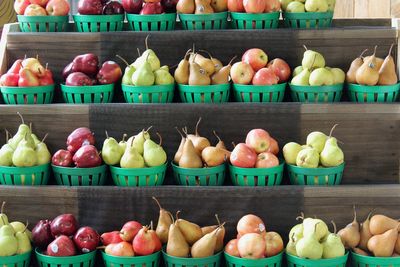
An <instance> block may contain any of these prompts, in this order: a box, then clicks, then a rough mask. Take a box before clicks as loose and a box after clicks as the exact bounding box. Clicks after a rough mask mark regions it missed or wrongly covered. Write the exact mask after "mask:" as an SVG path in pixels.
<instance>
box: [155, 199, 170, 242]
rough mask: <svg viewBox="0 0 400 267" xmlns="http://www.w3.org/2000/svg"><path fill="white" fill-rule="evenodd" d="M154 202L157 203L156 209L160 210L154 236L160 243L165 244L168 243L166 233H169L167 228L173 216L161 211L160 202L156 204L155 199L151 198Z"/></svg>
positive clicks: (163, 210)
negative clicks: (155, 235)
mask: <svg viewBox="0 0 400 267" xmlns="http://www.w3.org/2000/svg"><path fill="white" fill-rule="evenodd" d="M153 199H154V201H155V202H156V203H157V205H158V207H159V208H160V215H159V217H158V223H157V228H156V234H157V236H158V238H159V239H160V241H161V242H162V243H163V244H165V243H167V241H168V233H169V228H170V226H171V224H172V219H173V216H172V214H171V213H170V212H169V211H167V210H165V209H163V208H162V207H161V205H160V202H158V200H157V198H155V197H153Z"/></svg>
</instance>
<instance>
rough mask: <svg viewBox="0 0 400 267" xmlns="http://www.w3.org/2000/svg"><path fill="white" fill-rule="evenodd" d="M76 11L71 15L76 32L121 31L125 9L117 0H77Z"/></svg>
mask: <svg viewBox="0 0 400 267" xmlns="http://www.w3.org/2000/svg"><path fill="white" fill-rule="evenodd" d="M78 12H79V14H76V15H73V19H74V22H75V28H76V30H77V31H78V32H116V31H122V28H123V24H124V18H125V10H124V7H123V6H122V4H121V3H119V2H118V1H101V0H95V1H93V0H79V2H78Z"/></svg>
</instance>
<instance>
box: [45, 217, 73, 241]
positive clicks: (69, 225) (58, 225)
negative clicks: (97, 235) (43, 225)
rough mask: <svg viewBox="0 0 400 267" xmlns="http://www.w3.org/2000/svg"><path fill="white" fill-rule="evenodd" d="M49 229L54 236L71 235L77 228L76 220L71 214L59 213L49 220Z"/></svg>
mask: <svg viewBox="0 0 400 267" xmlns="http://www.w3.org/2000/svg"><path fill="white" fill-rule="evenodd" d="M50 229H51V234H52V235H53V236H54V237H57V236H60V235H66V236H72V235H73V234H75V232H76V230H77V229H78V221H77V220H76V218H75V217H74V215H72V214H61V215H59V216H57V217H56V218H55V219H54V220H53V221H52V222H51V224H50Z"/></svg>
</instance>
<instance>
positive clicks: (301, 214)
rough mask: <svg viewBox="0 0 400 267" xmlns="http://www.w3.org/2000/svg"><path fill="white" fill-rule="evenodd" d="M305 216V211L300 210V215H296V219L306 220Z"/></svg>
mask: <svg viewBox="0 0 400 267" xmlns="http://www.w3.org/2000/svg"><path fill="white" fill-rule="evenodd" d="M304 218H305V216H304V212H300V216H297V217H296V221H298V220H303V221H304Z"/></svg>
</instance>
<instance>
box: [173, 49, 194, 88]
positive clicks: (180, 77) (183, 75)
mask: <svg viewBox="0 0 400 267" xmlns="http://www.w3.org/2000/svg"><path fill="white" fill-rule="evenodd" d="M190 51H192V50H191V49H189V50H188V51H187V52H186V54H185V56H184V57H183V59H182V60H181V62H179V64H178V67H177V68H176V70H175V72H174V78H175V81H176V83H178V84H188V82H189V60H188V56H189V53H190Z"/></svg>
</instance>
